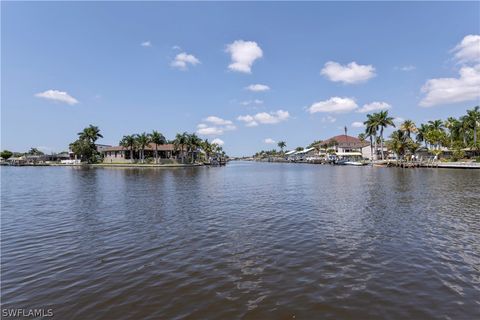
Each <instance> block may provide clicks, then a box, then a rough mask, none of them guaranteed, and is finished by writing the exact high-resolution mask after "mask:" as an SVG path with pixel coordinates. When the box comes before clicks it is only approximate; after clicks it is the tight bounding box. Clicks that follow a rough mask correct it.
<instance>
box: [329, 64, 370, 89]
mask: <svg viewBox="0 0 480 320" xmlns="http://www.w3.org/2000/svg"><path fill="white" fill-rule="evenodd" d="M320 73H321V74H322V75H324V76H325V77H327V78H328V79H329V80H330V81H334V82H343V83H347V84H354V83H361V82H365V81H367V80H368V79H370V78H373V77H375V68H374V67H373V66H372V65H360V64H357V63H356V62H355V61H354V62H350V63H349V64H348V65H341V64H339V63H337V62H334V61H328V62H327V63H325V66H324V68H323V69H322V71H321V72H320Z"/></svg>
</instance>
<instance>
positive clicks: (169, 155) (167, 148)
mask: <svg viewBox="0 0 480 320" xmlns="http://www.w3.org/2000/svg"><path fill="white" fill-rule="evenodd" d="M155 147H156V148H157V150H158V158H159V159H160V160H167V159H168V160H177V159H181V158H182V157H183V158H187V156H191V154H188V155H187V149H186V147H184V148H183V152H182V151H181V150H179V149H177V148H175V145H173V144H159V145H157V146H155V144H154V143H149V144H148V145H147V146H146V147H145V159H148V158H155ZM98 151H99V152H100V153H101V154H102V155H103V162H104V163H114V162H132V155H131V153H132V151H131V150H130V149H129V148H125V147H122V146H113V147H104V148H101V149H100V150H98ZM196 154H197V152H196V151H194V158H195V156H196ZM139 158H140V157H139V150H138V149H134V150H133V161H135V160H138V159H139Z"/></svg>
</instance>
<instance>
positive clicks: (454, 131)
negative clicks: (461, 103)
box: [445, 117, 460, 146]
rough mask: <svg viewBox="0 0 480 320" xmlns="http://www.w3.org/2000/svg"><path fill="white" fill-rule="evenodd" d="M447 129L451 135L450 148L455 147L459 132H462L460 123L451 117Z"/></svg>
mask: <svg viewBox="0 0 480 320" xmlns="http://www.w3.org/2000/svg"><path fill="white" fill-rule="evenodd" d="M445 128H447V129H448V131H449V134H450V146H452V145H453V141H454V140H456V139H457V138H458V135H459V132H460V130H459V129H460V121H458V120H457V119H455V118H454V117H449V118H448V119H447V120H446V121H445Z"/></svg>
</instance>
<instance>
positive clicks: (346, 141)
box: [320, 134, 372, 159]
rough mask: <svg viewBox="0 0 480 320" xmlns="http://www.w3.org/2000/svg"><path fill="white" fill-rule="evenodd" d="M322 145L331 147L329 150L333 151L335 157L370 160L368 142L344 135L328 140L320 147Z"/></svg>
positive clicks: (370, 154)
mask: <svg viewBox="0 0 480 320" xmlns="http://www.w3.org/2000/svg"><path fill="white" fill-rule="evenodd" d="M323 144H327V145H331V146H330V147H329V149H333V150H334V151H335V154H336V156H337V157H362V158H363V159H371V158H372V153H371V148H370V143H369V142H367V141H361V140H360V139H358V138H356V137H352V136H349V135H346V134H342V135H338V136H335V137H331V138H328V139H327V140H324V141H323V142H322V145H323ZM320 152H321V153H322V152H323V153H325V150H321V151H320Z"/></svg>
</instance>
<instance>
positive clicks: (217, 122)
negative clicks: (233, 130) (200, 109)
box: [204, 116, 233, 126]
mask: <svg viewBox="0 0 480 320" xmlns="http://www.w3.org/2000/svg"><path fill="white" fill-rule="evenodd" d="M204 121H206V122H210V123H212V124H215V125H217V126H225V125H230V124H233V122H232V121H230V120H225V119H222V118H220V117H216V116H209V117H206V118H205V119H204Z"/></svg>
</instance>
